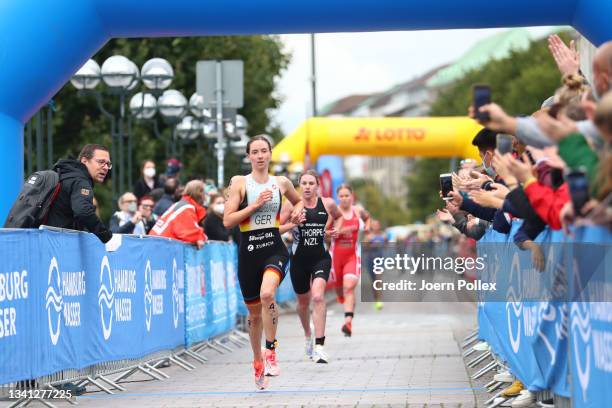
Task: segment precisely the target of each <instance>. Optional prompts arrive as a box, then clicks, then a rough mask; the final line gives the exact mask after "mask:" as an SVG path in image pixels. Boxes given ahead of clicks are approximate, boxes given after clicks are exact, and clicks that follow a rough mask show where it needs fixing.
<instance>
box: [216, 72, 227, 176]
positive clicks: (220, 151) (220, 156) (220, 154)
mask: <svg viewBox="0 0 612 408" xmlns="http://www.w3.org/2000/svg"><path fill="white" fill-rule="evenodd" d="M216 93H217V187H218V188H223V180H224V174H223V173H224V171H225V168H224V162H223V161H224V159H225V146H224V144H225V140H224V138H223V66H222V64H221V61H217V91H216Z"/></svg>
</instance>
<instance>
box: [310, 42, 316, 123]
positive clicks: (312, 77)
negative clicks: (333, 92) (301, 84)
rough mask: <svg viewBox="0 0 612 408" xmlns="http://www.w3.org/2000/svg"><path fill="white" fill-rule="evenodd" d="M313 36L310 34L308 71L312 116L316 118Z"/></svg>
mask: <svg viewBox="0 0 612 408" xmlns="http://www.w3.org/2000/svg"><path fill="white" fill-rule="evenodd" d="M315 61H316V60H315V35H314V33H313V34H310V69H311V78H310V81H311V83H312V116H317V72H316V64H315Z"/></svg>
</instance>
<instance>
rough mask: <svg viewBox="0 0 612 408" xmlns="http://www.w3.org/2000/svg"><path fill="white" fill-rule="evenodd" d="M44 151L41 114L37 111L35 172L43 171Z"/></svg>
mask: <svg viewBox="0 0 612 408" xmlns="http://www.w3.org/2000/svg"><path fill="white" fill-rule="evenodd" d="M44 151H45V150H44V147H43V124H42V114H41V112H40V111H38V112H36V171H41V170H43V167H44V165H45V163H44V162H43V155H44V153H43V152H44Z"/></svg>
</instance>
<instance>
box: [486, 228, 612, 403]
mask: <svg viewBox="0 0 612 408" xmlns="http://www.w3.org/2000/svg"><path fill="white" fill-rule="evenodd" d="M518 227H519V225H513V230H512V232H511V233H510V234H509V235H504V234H500V233H497V232H495V231H493V230H490V231H488V232H487V234H486V235H485V236H484V237H483V238H481V240H480V241H479V242H478V256H479V257H480V256H485V255H486V257H487V258H488V262H487V265H489V266H490V267H487V268H486V269H485V270H484V271H483V272H482V274H483V278H484V279H485V280H488V281H494V278H495V277H499V276H505V277H510V280H511V284H509V285H507V287H505V286H504V285H503V282H502V287H503V288H504V290H506V296H507V298H506V301H505V302H504V301H487V298H486V296H485V295H484V293H481V294H480V300H481V301H480V302H479V303H478V332H479V337H480V338H481V339H483V340H486V341H487V343H489V345H490V346H491V348H492V350H493V351H494V353H495V354H497V355H498V356H499V357H500V358H501V359H502V360H504V361H505V362H506V363H507V364H508V366H509V368H510V370H511V371H512V373H513V374H515V375H516V377H517V378H518V379H520V380H521V381H522V382H523V383H524V384H525V386H526V387H527V388H528V389H529V390H531V391H542V390H551V391H553V392H554V393H555V394H557V395H560V396H563V397H570V398H571V399H572V404H573V406H574V407H602V406H606V405H607V404H608V401H609V400H610V398H611V397H612V390H611V389H610V387H609V385H610V384H612V302H608V301H607V300H609V299H612V290H611V289H612V288H611V287H610V282H612V276H611V274H612V270H610V269H611V268H610V265H612V233H610V231H608V230H607V229H605V228H599V227H581V228H577V229H576V230H575V231H574V237H573V238H568V237H567V236H565V235H563V234H562V233H561V232H560V231H550V230H545V231H544V232H542V233H541V234H540V235H539V236H538V239H537V240H536V242H538V243H539V244H540V245H541V247H542V248H543V250H544V254H545V262H546V263H545V266H546V267H545V269H544V271H543V272H538V271H537V270H535V269H534V268H533V267H532V260H531V253H530V251H521V250H519V249H518V247H516V245H515V244H514V243H513V242H512V236H513V234H514V233H515V232H516V230H517V229H518ZM559 276H561V277H563V278H564V279H563V280H564V281H565V283H564V284H562V285H560V286H562V287H567V296H563V297H560V298H558V299H555V298H551V299H546V298H544V299H541V300H539V301H538V300H534V299H533V298H531V299H530V300H528V301H523V300H522V299H523V298H526V297H527V298H528V296H526V295H525V294H526V293H528V292H529V291H531V292H532V293H533V292H534V289H535V291H538V290H541V288H549V287H551V286H553V287H554V286H555V285H557V286H559V282H558V280H559ZM606 290H607V291H608V292H607V297H606V295H605V293H606ZM589 300H597V301H589Z"/></svg>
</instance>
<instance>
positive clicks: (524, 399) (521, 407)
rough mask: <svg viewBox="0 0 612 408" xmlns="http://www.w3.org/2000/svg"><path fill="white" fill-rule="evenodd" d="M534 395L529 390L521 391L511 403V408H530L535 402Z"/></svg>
mask: <svg viewBox="0 0 612 408" xmlns="http://www.w3.org/2000/svg"><path fill="white" fill-rule="evenodd" d="M535 400H536V398H535V394H534V393H533V392H531V391H529V390H523V391H521V393H520V394H519V395H518V396H517V397H516V398H515V399H514V401H512V408H525V407H530V406H531V405H532V404H533V403H534V402H535Z"/></svg>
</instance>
